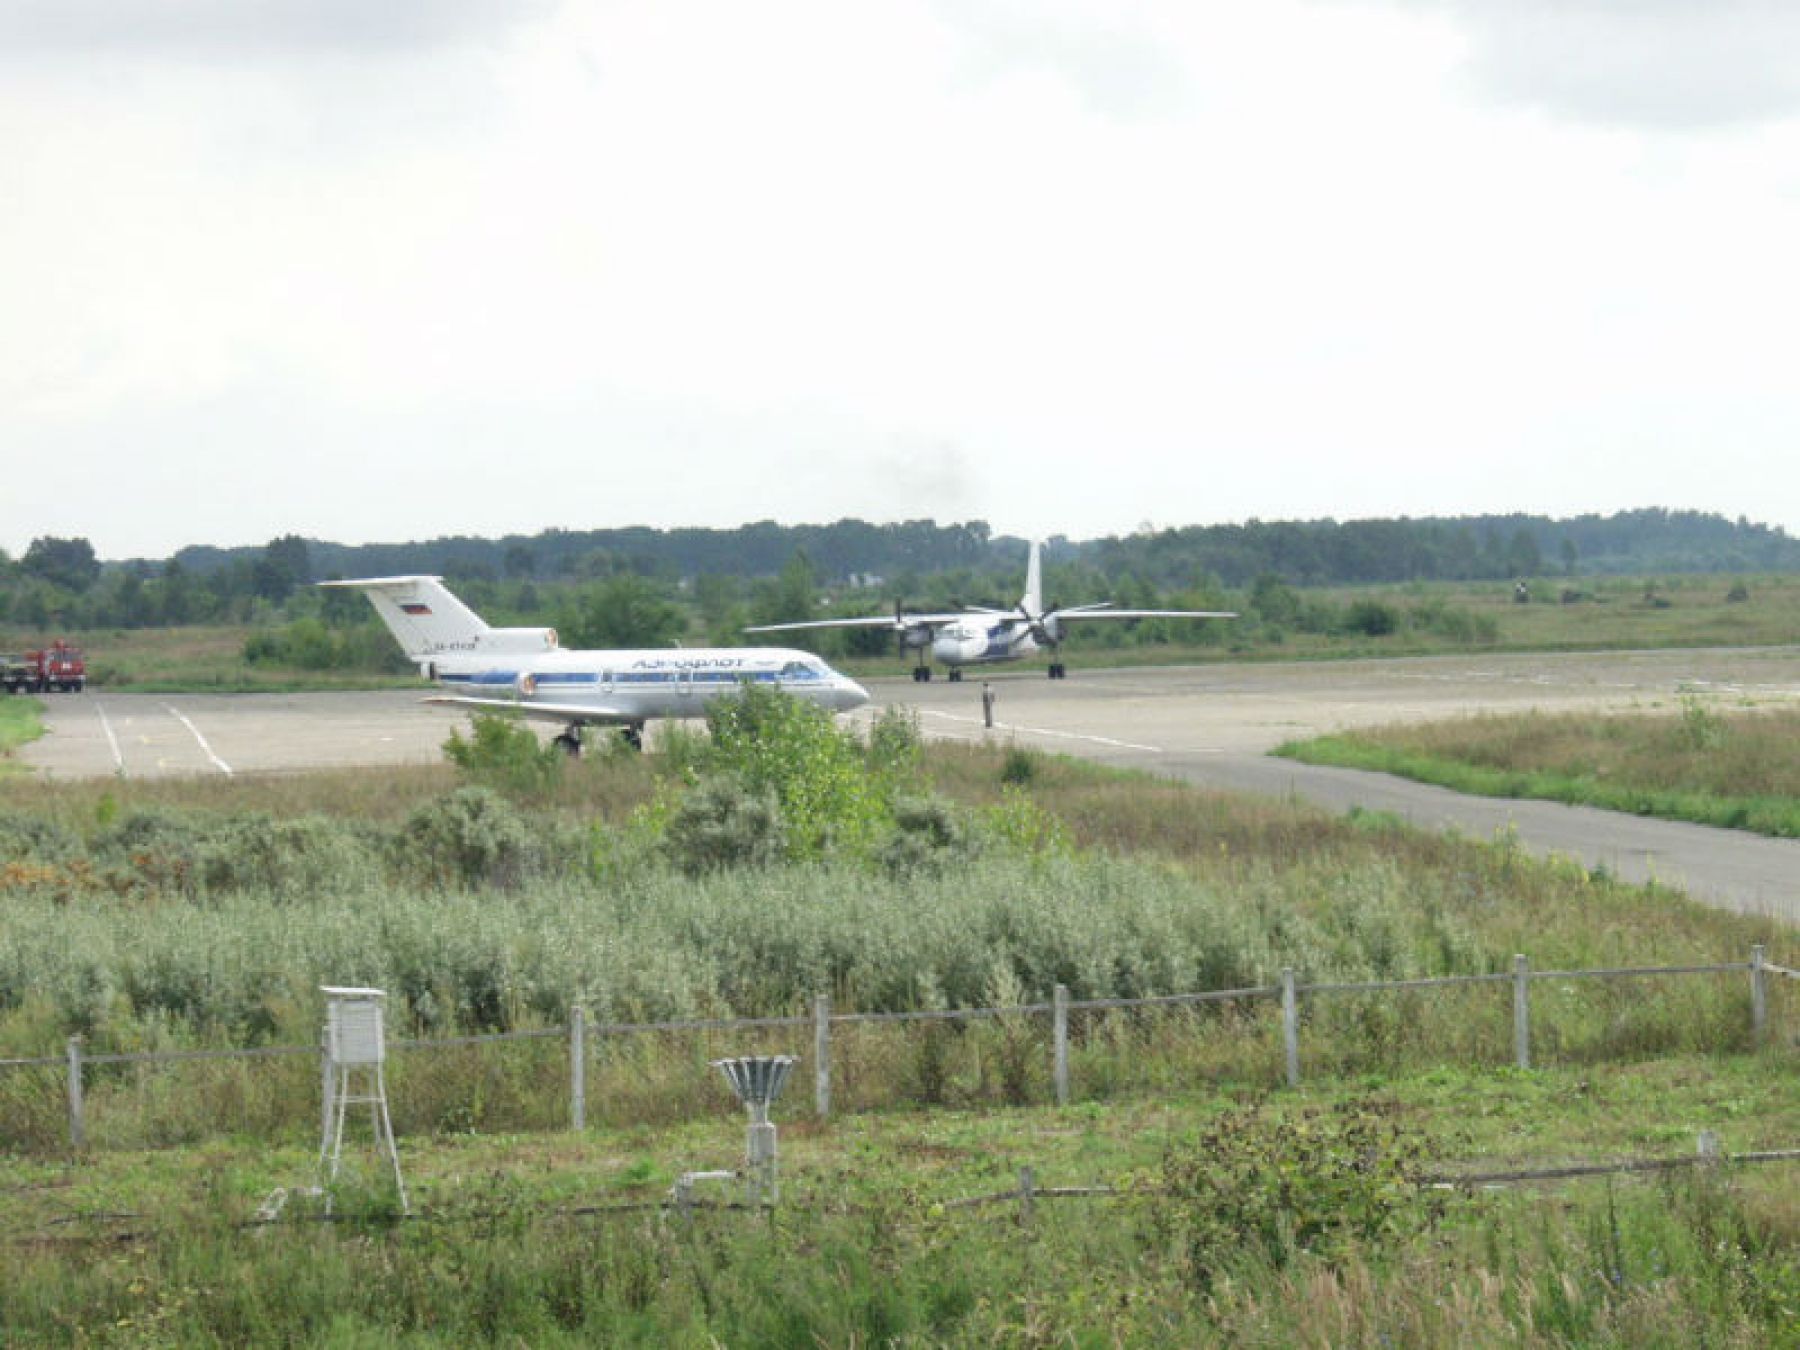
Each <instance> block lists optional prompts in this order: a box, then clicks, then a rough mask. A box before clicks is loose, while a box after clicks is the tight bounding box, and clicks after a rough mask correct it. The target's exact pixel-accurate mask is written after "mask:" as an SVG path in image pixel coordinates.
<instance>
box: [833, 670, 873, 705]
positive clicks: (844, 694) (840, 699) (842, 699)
mask: <svg viewBox="0 0 1800 1350" xmlns="http://www.w3.org/2000/svg"><path fill="white" fill-rule="evenodd" d="M868 701H869V691H868V690H867V689H864V688H863V687H862V686H861V685H860V684H858V683H857V682H856V681H855V680H853V679H851V678H849V677H848V676H845V677H844V679H843V682H842V683H841V684H840V685H839V686H838V691H837V698H836V699H834V700H833V702H835V703H836V704H837V710H838V711H839V712H849V711H850V710H851V709H852V708H860V707H862V705H863V704H865V703H867V702H868Z"/></svg>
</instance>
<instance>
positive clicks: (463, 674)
mask: <svg viewBox="0 0 1800 1350" xmlns="http://www.w3.org/2000/svg"><path fill="white" fill-rule="evenodd" d="M319 584H320V585H321V586H343V587H350V588H353V589H356V590H359V591H361V592H362V593H363V594H364V595H366V596H368V597H369V600H370V603H372V604H373V605H374V606H375V612H376V613H377V614H379V615H380V616H381V619H382V622H384V623H385V624H387V626H388V630H389V631H390V632H392V633H393V635H394V637H395V638H397V639H398V640H399V643H400V646H401V648H402V649H403V650H404V651H405V652H406V655H407V657H408V658H409V659H410V660H412V661H414V662H416V663H417V664H418V667H419V672H420V673H421V674H422V675H424V676H425V678H426V679H428V680H432V681H435V682H436V683H437V684H439V685H441V686H442V687H443V688H445V689H447V690H456V691H458V692H456V693H446V694H436V695H433V696H431V697H430V698H427V699H426V700H425V701H426V702H427V703H438V704H446V705H449V706H452V707H458V708H472V709H476V710H478V711H483V712H507V713H516V714H518V715H520V716H524V717H532V718H537V719H539V720H541V721H547V722H561V723H562V724H563V732H562V734H561V735H560V736H558V737H557V738H556V741H557V744H558V745H561V746H562V747H563V748H564V749H566V750H568V751H570V752H571V753H579V752H580V749H581V728H582V727H584V726H616V727H622V728H624V734H625V738H626V740H628V741H630V742H631V744H632V745H634V746H639V747H641V746H642V745H643V738H644V723H645V722H647V721H649V720H650V719H651V718H652V717H701V716H704V715H705V712H706V704H707V703H708V702H709V701H711V700H712V699H714V698H717V697H718V696H719V695H721V694H730V693H734V692H736V691H737V689H738V687H739V686H740V685H743V684H746V683H749V684H756V685H770V686H773V687H775V688H777V689H781V690H783V691H784V692H786V693H789V694H792V695H794V696H795V697H796V698H802V699H805V700H806V701H807V702H809V703H817V704H819V705H820V706H822V707H825V708H829V709H830V710H831V711H833V712H848V711H849V710H850V709H852V708H857V707H861V706H862V705H863V704H864V703H867V702H868V701H869V695H868V693H867V691H865V690H864V689H863V687H862V686H861V685H860V684H858V683H857V682H856V681H855V680H852V679H850V678H848V677H847V676H844V675H840V674H839V673H838V672H837V671H835V670H833V669H832V668H831V667H830V666H828V665H826V664H825V663H824V662H823V661H821V660H820V659H819V658H818V657H816V656H814V655H812V654H811V653H810V652H797V651H793V650H791V649H789V648H785V647H686V648H682V647H676V648H663V649H651V650H646V651H564V650H563V649H562V648H561V647H560V646H558V645H557V641H556V630H555V629H554V628H490V627H488V626H487V624H485V623H483V622H482V620H481V617H480V616H479V615H477V614H476V613H475V611H474V610H472V609H470V608H469V607H468V606H467V605H465V604H463V602H462V601H460V600H458V599H457V598H456V597H455V596H454V595H452V594H451V593H450V590H449V588H448V587H446V586H445V585H444V583H443V581H442V579H441V578H438V577H371V578H367V579H364V580H360V581H322V582H320V583H319Z"/></svg>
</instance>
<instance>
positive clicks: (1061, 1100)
mask: <svg viewBox="0 0 1800 1350" xmlns="http://www.w3.org/2000/svg"><path fill="white" fill-rule="evenodd" d="M1055 1018H1056V1025H1055V1027H1054V1029H1053V1031H1052V1040H1053V1043H1054V1046H1055V1065H1056V1104H1057V1105H1058V1106H1067V1105H1068V1104H1069V987H1068V986H1067V985H1063V984H1059V985H1057V986H1056V1012H1055Z"/></svg>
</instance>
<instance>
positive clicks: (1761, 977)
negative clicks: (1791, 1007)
mask: <svg viewBox="0 0 1800 1350" xmlns="http://www.w3.org/2000/svg"><path fill="white" fill-rule="evenodd" d="M1765 965H1766V962H1765V960H1764V953H1763V945H1762V943H1760V942H1759V943H1757V944H1756V945H1755V946H1754V947H1752V948H1751V949H1750V1036H1751V1039H1752V1041H1753V1042H1754V1043H1755V1044H1756V1045H1758V1046H1760V1045H1761V1044H1762V1043H1763V1033H1764V1031H1766V1030H1767V1028H1768V1021H1769V973H1768V971H1767V970H1765V969H1764V966H1765Z"/></svg>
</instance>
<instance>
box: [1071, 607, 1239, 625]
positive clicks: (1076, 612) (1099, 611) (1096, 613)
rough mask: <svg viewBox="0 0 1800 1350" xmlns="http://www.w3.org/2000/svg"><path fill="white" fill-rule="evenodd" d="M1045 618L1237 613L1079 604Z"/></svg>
mask: <svg viewBox="0 0 1800 1350" xmlns="http://www.w3.org/2000/svg"><path fill="white" fill-rule="evenodd" d="M1044 617H1045V618H1046V619H1061V620H1063V621H1064V622H1067V621H1068V620H1070V619H1235V618H1237V615H1236V614H1235V613H1233V612H1231V611H1230V610H1223V609H1114V608H1113V607H1112V606H1111V605H1079V606H1077V607H1076V608H1074V609H1056V610H1051V611H1050V613H1048V614H1046V615H1045V616H1044Z"/></svg>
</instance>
